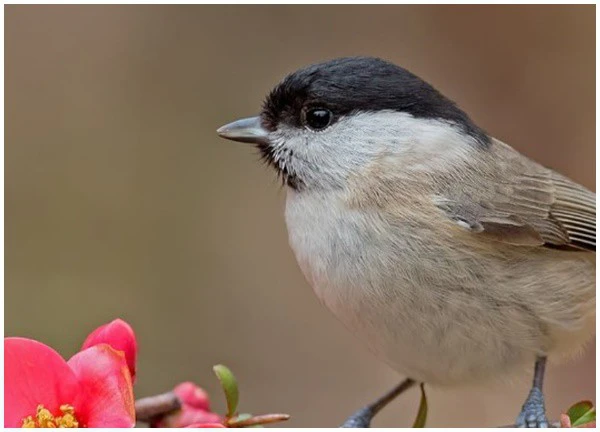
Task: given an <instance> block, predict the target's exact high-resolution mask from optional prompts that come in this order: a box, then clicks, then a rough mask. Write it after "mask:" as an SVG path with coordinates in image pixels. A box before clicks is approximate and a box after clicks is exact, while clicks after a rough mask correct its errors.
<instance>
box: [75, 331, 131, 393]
mask: <svg viewBox="0 0 600 432" xmlns="http://www.w3.org/2000/svg"><path fill="white" fill-rule="evenodd" d="M103 343H105V344H108V345H110V346H111V347H113V348H114V349H115V350H117V351H123V353H124V354H125V359H126V360H127V366H128V367H129V372H130V373H131V379H132V381H133V382H135V365H136V361H137V340H136V338H135V333H134V332H133V329H132V328H131V326H130V325H129V324H127V323H126V322H125V321H123V320H122V319H116V320H114V321H112V322H110V323H108V324H104V325H103V326H100V327H98V328H97V329H96V330H94V331H93V332H92V333H90V335H89V336H88V337H87V338H86V339H85V342H84V343H83V346H82V347H81V349H82V350H84V349H86V348H90V347H93V346H94V345H98V344H103Z"/></svg>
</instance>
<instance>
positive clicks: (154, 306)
mask: <svg viewBox="0 0 600 432" xmlns="http://www.w3.org/2000/svg"><path fill="white" fill-rule="evenodd" d="M594 16H595V10H594V6H577V7H570V6H568V7H558V6H550V7H549V6H528V7H502V6H498V7H477V6H461V7H440V6H416V7H413V6H380V7H369V6H356V7H355V6H279V7H277V6H268V7H265V6H7V7H6V15H5V17H6V30H5V35H6V45H5V53H6V57H5V66H6V72H5V74H6V75H5V78H6V99H5V103H6V117H5V125H6V135H5V137H6V153H5V156H6V166H5V168H6V178H5V180H6V201H5V204H6V207H5V208H6V225H5V234H6V249H5V251H6V262H5V264H6V280H5V282H6V290H5V295H6V310H5V329H6V334H7V335H22V336H29V337H33V338H36V339H39V340H42V341H44V342H46V343H48V344H50V345H52V346H54V347H56V348H57V349H58V350H60V351H61V352H62V353H63V354H64V355H66V356H68V355H70V354H72V353H73V352H75V351H76V350H77V348H78V346H79V343H80V342H81V341H82V340H83V338H84V336H85V335H86V333H87V332H88V331H90V330H92V329H93V328H94V327H95V326H96V325H98V324H101V323H104V322H106V321H109V320H111V319H113V318H114V317H123V318H125V319H127V320H128V321H129V322H131V323H132V324H133V326H134V327H135V329H136V331H137V334H138V337H139V341H140V346H141V349H140V357H139V379H138V385H137V386H136V390H137V395H138V396H144V395H149V394H152V393H157V392H161V391H163V390H166V389H169V388H170V387H171V386H173V385H174V384H175V383H177V382H179V381H181V380H185V379H192V380H195V381H197V382H198V383H200V384H202V385H204V386H205V387H206V388H207V389H208V390H209V391H210V392H211V393H212V394H213V400H214V405H215V407H216V408H217V409H222V408H223V403H222V398H221V396H220V394H218V393H217V390H218V386H217V384H216V381H215V379H214V378H213V376H212V372H211V369H210V367H211V365H213V364H215V363H217V362H223V363H225V364H227V365H229V366H231V367H232V369H233V370H234V371H235V372H236V374H237V375H238V377H239V380H240V381H241V386H242V409H243V410H245V411H251V412H256V413H259V412H265V411H283V412H289V413H291V414H292V415H293V417H294V418H293V420H292V421H291V422H290V423H289V425H290V426H335V425H337V424H338V423H339V422H340V421H341V420H342V419H343V418H344V417H345V416H346V415H348V414H349V413H350V412H351V411H352V410H353V409H354V408H357V407H358V406H360V405H361V404H363V403H365V402H367V401H369V400H370V399H372V398H374V397H375V396H377V395H378V394H380V393H381V392H382V391H383V390H384V389H387V388H388V387H390V386H391V385H392V384H393V383H394V382H395V381H397V380H398V379H399V378H400V377H399V376H398V375H397V374H395V373H394V372H393V371H391V370H389V369H388V368H387V367H386V366H384V365H382V364H380V363H379V362H378V361H376V360H375V359H374V358H372V357H371V355H370V354H368V353H367V352H366V351H365V350H363V348H362V346H360V345H359V344H357V343H355V340H354V338H353V337H352V336H351V335H350V334H348V333H346V331H345V330H344V329H343V328H342V327H341V325H339V324H338V323H337V322H336V321H335V320H334V319H333V318H332V317H331V316H330V314H329V313H328V312H327V311H326V310H325V309H324V308H323V307H321V306H320V304H319V303H318V301H317V300H316V298H315V297H314V296H313V294H312V292H311V290H310V288H309V286H308V285H307V284H306V282H305V281H304V280H303V278H302V276H301V274H300V271H299V270H298V268H297V266H296V263H295V260H294V257H293V255H292V252H291V251H290V249H289V248H288V245H287V239H286V230H285V225H284V221H283V217H282V208H283V201H284V191H283V190H282V189H281V188H280V186H279V184H278V182H277V181H276V180H275V175H274V174H273V173H272V172H270V171H268V170H266V169H265V168H264V167H263V166H261V164H259V163H257V160H258V157H257V155H256V151H255V150H254V149H252V148H251V147H249V146H244V145H241V144H236V143H231V142H226V141H222V140H220V139H218V138H217V137H216V135H215V133H214V130H215V129H216V128H217V127H218V126H220V125H221V124H223V123H225V122H228V121H230V120H233V119H236V118H238V117H241V116H246V115H251V114H254V113H257V111H258V109H259V107H260V104H261V102H262V99H263V97H264V95H265V93H266V92H267V91H268V90H269V89H270V88H271V86H273V85H274V84H275V83H276V82H277V81H278V80H279V79H280V78H281V77H282V76H283V75H285V74H287V73H289V72H291V71H293V70H294V69H296V68H297V67H300V66H302V65H305V64H307V63H311V62H316V61H320V60H324V59H328V58H332V57H336V56H342V55H352V54H369V55H376V56H382V57H385V58H387V59H390V60H392V61H394V62H396V63H398V64H401V65H403V66H405V67H407V68H409V69H410V70H412V71H413V72H415V73H417V74H418V75H420V76H422V77H423V78H425V79H426V80H428V81H430V82H431V83H433V84H434V85H435V86H436V87H438V88H439V89H440V90H442V91H443V92H444V93H445V94H447V95H448V96H450V97H451V98H453V99H455V100H456V101H457V102H458V103H459V104H460V105H461V106H462V107H463V108H465V109H466V110H467V111H468V112H469V113H470V114H471V115H472V117H473V118H474V119H475V120H476V121H477V122H478V123H479V124H480V125H481V126H483V127H484V128H485V129H487V130H488V131H489V132H490V133H491V134H493V135H495V136H497V137H499V138H502V139H504V140H506V141H508V142H510V143H511V144H512V145H513V146H515V147H516V148H518V149H519V150H521V151H522V152H524V153H525V154H527V155H530V156H532V157H534V158H536V159H537V160H539V161H540V162H542V163H544V164H546V165H549V166H551V167H554V168H556V169H558V170H559V171H561V172H563V173H565V174H567V175H569V176H571V177H572V178H574V179H575V180H577V181H580V182H582V183H583V184H584V185H586V186H588V187H590V188H593V187H594V178H595V163H594V160H595V158H594V156H595V146H594V139H595V125H594V119H595V105H594V94H595V88H594V85H595V84H594V78H595V45H594V39H595V37H594V36H595V21H594ZM591 348H592V349H590V350H588V353H587V355H586V356H584V357H583V358H580V359H579V360H578V361H576V362H573V363H570V364H568V365H565V366H562V367H560V368H551V369H550V371H549V376H548V381H547V394H548V407H549V412H550V415H551V416H552V417H556V416H557V415H558V413H559V411H560V410H561V409H564V408H566V407H567V406H568V405H569V404H570V403H571V402H574V401H576V400H579V399H583V398H593V396H594V394H595V389H594V383H595V367H594V363H595V359H594V355H593V351H594V350H593V347H591ZM527 385H528V378H526V379H525V380H524V381H523V382H517V383H513V384H512V387H511V386H510V385H508V384H507V385H500V386H496V387H494V388H493V390H490V389H462V390H456V391H449V392H448V391H446V392H440V391H430V412H431V414H430V423H429V424H430V425H432V426H476V425H478V426H481V425H487V426H491V425H500V424H506V423H510V422H511V421H512V420H513V418H514V417H515V416H516V414H517V412H518V409H519V407H520V405H521V403H522V400H523V399H524V397H525V394H526V387H527ZM417 396H418V395H417V392H411V393H410V394H408V395H406V396H405V397H403V398H401V400H399V401H397V402H396V403H394V404H393V405H392V406H391V407H390V408H389V409H388V410H386V411H385V412H384V413H383V414H382V415H381V416H380V417H379V418H378V420H377V421H376V423H375V424H376V425H378V426H408V425H410V423H411V422H412V419H413V417H414V414H415V408H416V404H417V399H418V397H417Z"/></svg>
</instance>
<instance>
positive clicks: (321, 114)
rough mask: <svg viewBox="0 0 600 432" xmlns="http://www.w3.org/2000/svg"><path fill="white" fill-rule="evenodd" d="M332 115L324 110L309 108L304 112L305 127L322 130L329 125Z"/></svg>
mask: <svg viewBox="0 0 600 432" xmlns="http://www.w3.org/2000/svg"><path fill="white" fill-rule="evenodd" d="M332 119H333V113H332V112H331V111H329V110H328V109H326V108H311V109H309V110H308V111H306V114H305V120H306V125H307V126H308V127H309V128H311V129H313V130H322V129H325V128H326V127H327V126H329V125H330V124H331V120H332Z"/></svg>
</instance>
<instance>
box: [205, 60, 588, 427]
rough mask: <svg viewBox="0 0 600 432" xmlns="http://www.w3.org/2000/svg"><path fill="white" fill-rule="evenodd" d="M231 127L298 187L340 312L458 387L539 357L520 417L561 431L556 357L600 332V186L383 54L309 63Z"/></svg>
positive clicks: (387, 354) (389, 352)
mask: <svg viewBox="0 0 600 432" xmlns="http://www.w3.org/2000/svg"><path fill="white" fill-rule="evenodd" d="M217 133H218V135H219V136H221V137H223V138H226V139H229V140H233V141H239V142H246V143H251V144H253V145H255V146H256V147H257V148H258V150H259V152H260V154H261V156H262V158H263V159H264V160H265V161H266V163H267V164H268V165H269V166H271V167H272V168H274V169H275V171H276V172H277V174H278V175H279V176H280V177H281V179H282V184H283V185H284V188H285V189H286V206H285V221H286V225H287V230H288V237H289V243H290V246H291V249H292V250H293V252H294V254H295V257H296V259H297V262H298V264H299V267H300V269H301V271H302V273H303V274H304V276H305V278H306V280H307V281H308V283H309V284H310V285H311V286H312V288H313V290H314V292H315V293H316V295H317V297H318V298H319V300H320V301H321V302H322V303H323V304H324V305H325V306H326V307H327V308H328V309H329V310H330V311H331V312H332V313H333V315H334V316H335V317H336V318H337V319H338V320H339V321H340V322H341V323H342V324H343V325H344V326H345V327H346V328H347V329H348V330H350V331H351V332H352V333H354V334H355V335H356V336H358V338H359V339H360V340H362V341H363V343H364V344H365V345H366V347H367V348H368V349H369V350H370V351H371V352H372V353H373V354H374V355H375V356H376V357H378V358H379V359H381V360H382V361H383V362H385V363H386V364H388V365H389V366H390V367H391V368H393V369H394V370H396V371H397V372H399V373H401V374H403V375H404V376H406V377H407V378H406V379H405V380H404V381H402V382H401V383H400V384H399V385H398V386H397V387H395V388H394V389H393V390H392V391H391V392H390V393H389V394H388V395H386V396H384V397H383V398H382V399H380V400H379V401H378V402H376V403H373V404H371V405H367V406H366V407H365V408H363V409H362V410H359V411H357V413H356V414H355V415H353V416H352V417H351V418H350V419H348V420H347V421H346V422H345V423H344V425H343V426H344V427H354V426H369V425H370V422H371V419H372V417H373V416H374V415H375V414H376V412H377V411H379V409H380V408H381V407H382V406H384V405H385V403H387V402H388V401H389V400H390V399H391V398H393V397H395V396H397V395H398V394H400V393H401V392H403V391H404V390H406V389H407V388H409V387H411V386H412V385H414V384H417V383H423V384H424V385H427V386H434V387H439V388H450V389H451V388H452V387H457V386H460V385H465V384H469V383H480V382H486V381H488V380H492V379H496V378H497V377H502V376H509V375H510V374H511V373H514V372H515V371H519V370H526V369H527V368H528V367H530V366H531V365H534V374H533V375H534V376H533V380H532V387H531V391H530V392H529V394H528V395H527V397H526V398H525V397H524V399H525V403H524V404H523V405H522V407H521V410H520V413H519V414H518V416H517V417H516V421H515V425H516V426H518V427H548V425H549V422H548V419H547V416H546V410H545V402H544V396H543V379H544V375H545V366H546V360H547V359H548V358H549V359H551V360H552V361H557V362H558V361H561V360H562V359H565V358H568V357H569V356H572V355H573V354H574V353H577V352H580V351H581V350H582V349H583V348H584V346H585V344H586V342H588V341H589V340H590V339H592V338H593V337H594V335H595V301H596V298H595V277H596V271H595V251H596V195H595V193H594V192H591V191H590V190H588V189H586V188H585V187H583V186H581V185H580V184H578V183H576V182H574V181H572V180H570V179H569V178H567V177H565V176H564V175H561V174H559V173H558V172H556V171H553V170H552V169H549V168H546V167H544V166H542V165H540V164H538V163H536V162H535V161H533V160H531V159H529V158H528V157H526V156H524V155H522V154H521V153H519V152H517V151H516V150H515V149H513V148H512V147H510V146H509V145H508V144H506V143H504V142H502V141H500V140H498V139H496V138H494V137H492V136H491V135H489V134H488V133H487V132H486V131H484V130H483V129H482V128H481V127H479V126H478V125H477V124H475V122H474V121H473V120H471V118H470V117H469V116H468V115H467V114H466V113H465V112H464V111H463V110H461V109H460V108H459V107H458V106H457V104H456V103H454V102H453V101H451V100H450V99H448V98H447V97H445V96H444V95H443V94H442V93H440V92H439V91H438V90H436V89H435V88H434V87H433V86H432V85H430V84H428V83H427V82H425V81H424V80H422V79H421V78H419V77H418V76H416V75H415V74H413V73H411V72H409V71H408V70H406V69H404V68H402V67H400V66H397V65H395V64H393V63H391V62H389V61H386V60H383V59H379V58H375V57H362V56H361V57H344V58H337V59H333V60H328V61H325V62H322V63H317V64H313V65H310V66H306V67H304V68H301V69H299V70H297V71H295V72H293V73H291V74H289V75H288V76H286V77H285V78H284V79H283V80H282V81H281V82H280V83H279V84H277V85H276V86H275V87H274V88H273V89H272V90H271V91H270V93H268V95H267V97H266V99H265V101H264V103H263V105H262V109H261V111H260V114H259V115H258V116H256V117H249V118H244V119H241V120H237V121H234V122H232V123H229V124H226V125H225V126H222V127H221V128H219V129H218V130H217Z"/></svg>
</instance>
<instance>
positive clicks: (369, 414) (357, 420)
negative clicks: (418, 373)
mask: <svg viewBox="0 0 600 432" xmlns="http://www.w3.org/2000/svg"><path fill="white" fill-rule="evenodd" d="M415 384H416V382H415V381H414V380H412V379H410V378H407V379H405V380H404V381H402V382H401V383H400V384H398V385H397V386H396V387H394V388H393V389H392V390H390V391H389V392H387V393H386V394H384V395H383V396H382V397H380V398H379V399H377V400H376V401H375V402H373V403H372V404H369V405H367V406H365V407H363V408H361V409H359V410H358V411H356V412H355V413H354V414H352V415H351V416H350V417H348V418H347V419H346V421H345V422H344V423H343V424H342V425H341V426H340V427H342V428H368V427H370V426H371V420H373V417H375V416H376V415H377V413H378V412H379V411H381V410H382V409H383V408H385V407H386V406H387V404H389V403H390V402H391V401H393V400H394V399H395V398H396V397H397V396H399V395H400V394H401V393H404V391H406V390H408V389H409V388H411V387H412V386H413V385H415Z"/></svg>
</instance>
